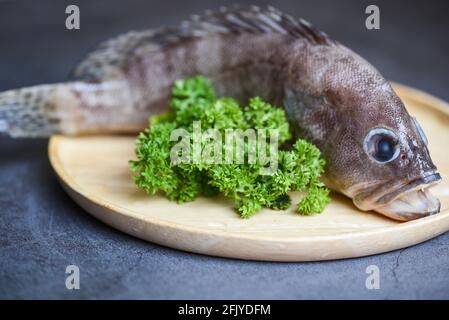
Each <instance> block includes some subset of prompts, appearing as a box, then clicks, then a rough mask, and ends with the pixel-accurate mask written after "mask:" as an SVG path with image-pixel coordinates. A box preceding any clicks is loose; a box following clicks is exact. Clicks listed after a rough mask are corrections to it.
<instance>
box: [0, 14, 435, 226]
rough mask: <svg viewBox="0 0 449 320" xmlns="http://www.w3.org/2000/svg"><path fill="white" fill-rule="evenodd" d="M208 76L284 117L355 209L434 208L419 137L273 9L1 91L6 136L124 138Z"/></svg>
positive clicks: (313, 33) (125, 42)
mask: <svg viewBox="0 0 449 320" xmlns="http://www.w3.org/2000/svg"><path fill="white" fill-rule="evenodd" d="M198 74H200V75H204V76H206V77H208V78H209V79H211V81H212V83H213V85H214V86H215V87H216V88H217V93H218V94H220V95H226V96H231V97H234V98H236V99H237V100H239V101H243V102H245V101H247V99H248V98H250V97H253V96H260V97H262V98H263V99H266V100H268V101H269V102H271V103H274V104H275V105H277V106H280V107H283V108H284V109H285V112H286V115H287V117H288V120H289V122H290V125H291V128H292V131H293V135H294V137H296V138H305V139H307V140H308V141H310V142H312V143H314V144H315V145H316V146H317V147H318V148H319V149H320V150H321V153H322V155H323V157H324V159H325V160H326V163H327V165H326V170H325V172H324V174H323V181H324V183H325V184H326V185H327V186H328V187H329V188H330V189H332V190H334V191H335V192H338V193H341V194H344V195H345V196H347V197H349V198H351V199H352V201H353V203H354V205H355V206H356V207H358V208H359V209H360V210H362V211H376V212H378V213H380V214H383V215H385V216H387V217H390V218H392V219H395V220H399V221H409V220H414V219H418V218H421V217H425V216H429V215H432V214H435V213H438V212H439V211H440V206H441V205H440V201H439V200H438V199H437V198H436V197H435V196H434V195H433V194H432V193H431V192H430V191H429V189H430V188H431V187H432V186H434V185H435V184H437V183H438V182H440V181H441V176H440V174H439V173H438V170H437V168H436V166H435V165H434V163H433V162H432V159H431V156H430V154H429V150H428V147H427V144H428V142H427V138H426V137H425V134H424V131H423V129H422V128H421V126H420V125H419V123H418V122H417V120H416V119H415V118H414V117H412V116H411V115H410V114H409V113H408V111H407V109H406V108H405V106H404V103H403V102H402V101H401V99H400V98H399V97H398V95H397V94H396V93H395V91H394V90H393V88H392V87H391V85H390V83H389V82H388V81H387V80H386V79H385V78H384V77H383V76H382V75H381V74H380V72H379V71H378V70H377V69H376V68H375V67H373V66H372V65H371V64H370V63H369V62H367V61H366V60H365V59H363V58H362V57H361V56H359V55H358V54H356V53H355V52H353V51H352V50H350V49H348V48H347V47H345V46H344V45H342V44H341V43H339V42H337V41H335V40H333V39H332V38H331V37H329V36H328V35H327V34H326V33H324V32H322V31H319V30H318V29H316V28H315V27H314V26H312V25H311V24H310V23H309V22H307V21H305V20H303V19H297V18H293V17H292V16H290V15H288V14H285V13H283V12H281V11H279V10H277V9H275V8H273V7H263V8H261V7H257V6H249V7H241V6H237V7H230V8H220V9H218V10H213V11H206V12H205V13H204V14H202V15H194V16H192V17H191V18H190V19H188V20H185V21H183V22H181V23H179V24H178V25H175V26H169V27H161V28H157V29H152V30H144V31H130V32H128V33H125V34H123V35H119V36H117V37H115V38H112V39H110V40H107V41H105V42H103V43H101V44H100V45H99V46H98V47H97V48H96V49H94V50H93V51H92V52H90V53H89V54H88V55H87V57H86V58H85V59H84V60H83V61H82V62H81V63H80V64H79V65H78V66H77V67H76V68H75V69H74V72H73V75H72V78H70V79H69V80H68V81H67V82H64V83H56V84H43V85H36V86H32V87H27V88H22V89H15V90H9V91H6V92H3V93H0V132H2V133H3V134H6V135H9V136H11V137H48V136H50V135H52V134H59V133H61V134H67V135H84V134H104V133H132V132H138V131H141V130H143V129H144V128H145V127H146V126H147V125H148V122H147V119H148V117H149V116H151V115H154V114H158V113H161V112H166V111H168V110H169V98H170V94H171V87H172V84H173V82H174V81H175V80H177V79H181V78H186V77H189V76H193V75H198Z"/></svg>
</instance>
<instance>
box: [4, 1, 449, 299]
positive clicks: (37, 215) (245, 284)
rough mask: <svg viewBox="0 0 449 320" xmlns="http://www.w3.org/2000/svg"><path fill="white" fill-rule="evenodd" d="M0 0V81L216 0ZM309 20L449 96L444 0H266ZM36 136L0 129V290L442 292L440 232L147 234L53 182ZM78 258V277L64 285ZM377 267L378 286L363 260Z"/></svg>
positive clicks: (448, 278)
mask: <svg viewBox="0 0 449 320" xmlns="http://www.w3.org/2000/svg"><path fill="white" fill-rule="evenodd" d="M68 3H69V2H66V1H39V2H37V1H34V2H32V1H0V91H2V90H6V89H10V88H15V87H21V86H27V85H33V84H37V83H45V82H57V81H63V80H65V79H66V77H67V74H68V73H69V71H70V70H71V69H72V68H73V66H74V64H75V63H76V61H78V60H79V59H80V58H81V57H82V56H83V55H84V54H85V53H86V52H87V51H88V49H89V48H91V47H92V46H94V45H95V44H96V43H97V42H98V41H101V40H103V39H105V38H107V37H109V36H113V35H115V34H117V33H120V32H124V31H127V30H130V29H143V28H147V27H155V26H159V25H161V24H166V23H168V24H172V23H176V22H177V21H179V20H181V19H184V18H186V17H187V16H188V15H190V14H192V13H198V12H201V11H203V10H204V9H206V8H216V7H218V6H219V5H220V4H224V2H223V1H191V2H190V1H189V2H179V3H178V4H177V3H175V2H173V1H163V2H159V1H158V2H151V1H143V0H142V1H137V0H132V1H110V0H108V1H106V0H101V1H98V0H97V1H70V3H75V4H79V5H80V9H81V30H79V31H68V30H66V29H65V28H64V21H65V14H64V9H65V6H66V4H68ZM258 3H259V4H263V3H271V4H273V3H275V5H276V6H277V7H278V8H280V9H282V10H284V11H286V12H289V13H291V14H292V15H294V16H302V17H304V18H306V19H308V20H310V21H312V22H313V23H314V24H315V25H316V26H318V27H319V28H321V29H323V30H325V31H327V32H328V33H329V34H330V35H331V36H333V37H334V38H336V39H337V40H339V41H341V42H343V43H344V44H346V45H347V46H349V47H350V48H352V49H354V50H355V51H357V52H359V53H360V54H361V55H362V56H364V57H366V58H367V59H368V60H369V61H371V62H372V63H373V64H374V65H375V66H376V67H378V68H379V69H380V70H381V72H382V73H383V74H384V75H385V76H386V77H387V78H390V79H393V80H395V81H399V82H403V83H405V84H408V85H412V86H415V87H418V88H420V89H423V90H426V91H428V92H430V93H432V94H435V95H437V96H439V97H441V98H443V99H445V100H449V91H448V90H447V84H448V80H449V60H448V52H449V40H448V39H449V38H448V35H447V33H448V32H449V20H448V19H447V16H446V15H447V12H448V11H447V8H448V6H447V5H445V4H444V2H443V1H418V2H417V3H415V2H414V3H413V4H411V2H407V1H388V2H387V1H376V3H377V4H379V6H380V9H381V30H378V31H367V30H366V29H365V27H364V19H365V14H364V9H365V7H366V5H367V4H369V2H365V1H338V2H337V1H331V0H328V1H275V2H274V1H271V2H270V1H264V2H258ZM46 146H47V141H45V140H11V139H8V138H5V137H1V138H0V298H157V299H165V298H194V299H195V298H211V299H214V298H254V299H258V298H265V299H271V298H274V299H276V298H287V299H290V298H291V299H296V298H314V299H322V298H362V299H367V298H446V299H448V298H449V234H448V233H446V234H444V235H442V236H440V237H438V238H435V239H433V240H431V241H428V242H426V243H424V244H421V245H417V246H414V247H411V248H407V249H403V250H400V251H396V252H391V253H387V254H382V255H377V256H371V257H366V258H358V259H349V260H343V261H330V262H316V263H262V262H249V261H238V260H231V259H220V258H214V257H207V256H200V255H196V254H190V253H185V252H180V251H176V250H172V249H168V248H164V247H160V246H158V245H155V244H151V243H146V242H143V241H140V240H138V239H135V238H132V237H129V236H127V235H125V234H122V233H120V232H118V231H115V230H113V229H111V228H109V227H107V226H105V225H103V224H102V223H100V222H98V221H97V220H95V219H94V218H92V217H91V216H89V215H88V214H87V213H86V212H84V211H83V210H82V209H81V208H80V207H78V206H77V205H76V204H75V203H74V202H73V201H72V200H71V199H70V198H69V197H68V196H67V195H66V194H65V193H64V191H63V190H62V189H61V187H60V186H59V184H58V182H57V180H56V178H55V176H54V174H53V172H52V170H51V167H50V165H49V163H48V158H47V154H46ZM69 264H76V265H78V266H79V268H80V272H81V289H80V290H77V291H69V290H67V289H66V288H65V277H66V275H65V268H66V266H67V265H69ZM371 264H375V265H377V266H379V268H380V276H381V282H380V286H381V288H380V290H367V289H366V288H365V279H366V276H367V275H366V274H365V269H366V267H367V266H368V265H371Z"/></svg>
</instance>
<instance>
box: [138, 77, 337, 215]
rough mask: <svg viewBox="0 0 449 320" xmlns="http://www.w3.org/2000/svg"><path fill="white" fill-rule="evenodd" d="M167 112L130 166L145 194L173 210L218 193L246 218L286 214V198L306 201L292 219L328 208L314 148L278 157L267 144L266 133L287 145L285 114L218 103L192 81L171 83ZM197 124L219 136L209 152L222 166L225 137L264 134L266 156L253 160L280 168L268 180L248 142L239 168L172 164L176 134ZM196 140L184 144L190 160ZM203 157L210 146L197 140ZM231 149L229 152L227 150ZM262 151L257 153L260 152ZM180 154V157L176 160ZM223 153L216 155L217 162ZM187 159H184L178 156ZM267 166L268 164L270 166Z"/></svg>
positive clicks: (206, 86)
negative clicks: (158, 196)
mask: <svg viewBox="0 0 449 320" xmlns="http://www.w3.org/2000/svg"><path fill="white" fill-rule="evenodd" d="M171 108H172V111H171V112H169V113H165V114H161V115H157V116H154V117H151V118H150V120H149V123H150V126H149V128H147V129H145V130H144V131H143V132H141V133H140V134H139V136H138V137H137V140H136V150H135V152H136V157H137V160H130V161H129V165H130V168H131V170H132V172H133V179H134V182H135V183H136V185H137V186H138V187H139V188H140V189H142V190H145V191H146V192H147V193H148V194H155V193H156V192H162V193H163V194H165V196H166V197H167V198H168V199H170V200H173V201H177V202H178V203H183V202H187V201H193V200H195V198H197V197H198V196H214V195H217V194H218V193H222V194H223V195H225V196H226V197H230V198H232V199H233V200H234V202H235V205H236V210H237V212H238V213H239V214H240V215H241V217H243V218H248V217H250V216H252V215H254V214H255V213H257V212H258V211H259V210H261V209H262V208H263V207H267V208H271V209H274V210H285V209H287V208H289V207H290V205H291V198H290V196H289V192H290V191H300V192H302V193H303V196H302V198H301V200H300V202H299V203H298V204H297V207H296V211H297V212H298V213H300V214H302V215H310V214H314V213H320V212H322V211H323V210H324V207H325V206H326V205H327V204H328V203H329V201H330V198H329V190H328V189H327V188H326V187H325V186H324V185H323V184H322V183H321V182H320V181H319V180H318V178H319V176H320V175H321V174H322V173H323V170H324V166H325V161H324V160H323V159H322V158H321V153H320V151H319V149H318V148H317V147H315V146H314V145H312V144H311V143H308V142H307V141H305V140H302V139H299V140H297V141H296V142H295V143H294V144H293V147H292V148H291V150H279V149H278V148H277V146H276V148H274V147H273V145H270V144H269V143H268V142H269V141H270V138H271V137H272V134H273V133H272V132H273V131H269V129H276V130H277V140H278V144H279V145H282V144H283V143H284V142H286V141H288V140H289V139H290V138H291V134H290V130H289V124H288V122H287V119H286V116H285V112H284V110H283V109H280V108H275V107H273V106H272V105H270V104H269V103H267V102H264V101H263V100H262V99H261V98H259V97H255V98H252V99H250V101H249V102H248V105H247V106H245V107H244V108H241V107H240V106H239V104H238V103H237V102H236V101H235V100H234V99H232V98H229V97H222V98H217V97H216V94H215V91H214V89H213V87H212V85H211V83H210V82H209V80H208V79H206V78H204V77H201V76H197V77H192V78H188V79H184V80H178V81H176V82H175V83H174V86H173V89H172V98H171ZM195 121H201V122H200V123H201V132H202V133H203V132H205V131H206V130H207V129H215V130H216V131H217V132H219V133H220V134H221V136H220V137H219V138H218V139H221V140H220V141H221V142H223V143H221V145H220V146H221V147H220V148H219V149H213V150H212V151H211V154H210V155H211V156H215V155H217V156H218V158H219V159H224V158H225V156H224V155H225V153H226V151H229V150H226V144H225V143H224V141H225V138H223V137H225V134H226V132H227V130H229V129H240V130H241V131H242V132H243V131H245V130H247V129H258V130H259V131H262V132H265V133H266V135H265V138H266V142H267V143H266V144H265V150H262V149H260V147H259V146H258V148H257V149H256V156H257V155H260V154H261V153H264V152H265V154H266V155H268V157H270V156H272V155H273V156H274V155H275V154H276V155H277V158H275V160H276V164H277V167H276V168H275V169H273V171H272V172H271V174H261V173H260V172H261V171H260V170H261V169H264V168H265V169H266V168H267V163H266V162H264V161H261V160H260V159H259V157H255V158H256V160H254V161H253V162H250V161H249V159H250V152H249V150H250V149H249V142H248V141H245V144H244V149H243V150H244V151H243V158H244V159H245V160H246V161H245V162H244V163H243V164H239V163H235V162H232V161H231V162H229V163H227V162H226V161H221V162H218V163H217V162H208V161H204V160H203V159H201V161H197V162H195V161H182V160H180V161H175V162H173V161H171V158H170V155H171V152H172V148H173V147H174V146H175V145H176V144H177V143H179V141H172V140H171V139H170V138H171V134H172V132H173V131H174V130H175V129H184V130H185V132H188V133H192V132H194V130H195V128H194V123H195ZM192 140H194V139H189V140H188V141H187V142H186V143H184V146H185V147H187V149H185V150H188V152H187V153H188V154H187V156H193V151H192V150H194V146H193V143H194V142H193V141H192ZM231 143H232V144H231V145H230V146H231V154H230V156H231V157H234V158H232V159H235V157H237V149H236V141H235V140H234V141H231ZM200 147H201V150H200V151H201V152H204V150H206V147H207V141H205V140H201V142H200ZM228 149H229V145H228ZM259 149H260V150H259ZM181 153H182V152H181ZM220 153H221V154H220ZM183 156H185V155H183ZM270 159H271V158H270Z"/></svg>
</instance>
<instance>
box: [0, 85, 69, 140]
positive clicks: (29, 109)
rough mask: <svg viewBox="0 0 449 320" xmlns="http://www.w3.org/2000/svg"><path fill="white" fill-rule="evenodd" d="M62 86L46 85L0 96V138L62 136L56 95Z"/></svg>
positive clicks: (12, 91)
mask: <svg viewBox="0 0 449 320" xmlns="http://www.w3.org/2000/svg"><path fill="white" fill-rule="evenodd" d="M59 86H61V84H46V85H38V86H32V87H27V88H21V89H15V90H9V91H5V92H2V93H0V134H6V135H8V136H11V137H47V136H49V135H51V134H54V133H59V132H61V127H60V124H61V113H60V112H58V110H57V108H55V106H54V103H53V99H54V94H55V92H56V90H57V89H58V87H59Z"/></svg>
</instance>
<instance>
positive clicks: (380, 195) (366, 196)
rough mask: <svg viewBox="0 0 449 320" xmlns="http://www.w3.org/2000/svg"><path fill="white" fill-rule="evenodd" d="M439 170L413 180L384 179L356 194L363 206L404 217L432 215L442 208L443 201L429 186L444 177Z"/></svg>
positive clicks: (355, 198) (360, 206)
mask: <svg viewBox="0 0 449 320" xmlns="http://www.w3.org/2000/svg"><path fill="white" fill-rule="evenodd" d="M441 180H442V179H441V175H440V174H439V173H438V172H430V173H428V174H424V175H422V176H419V177H416V178H414V179H411V180H406V181H404V180H400V181H399V182H397V181H395V182H394V183H393V184H391V183H386V184H385V183H384V184H382V185H380V186H377V187H375V188H372V189H371V190H369V191H364V192H362V193H360V194H358V195H356V196H355V197H354V204H355V205H356V206H357V207H358V208H360V209H362V210H375V211H377V212H379V213H382V214H383V215H385V216H388V217H390V218H393V219H395V220H400V221H408V220H414V219H418V218H421V217H424V216H428V215H431V214H434V213H438V212H439V211H440V206H441V205H440V202H439V200H438V199H437V198H435V197H434V196H433V195H432V194H431V193H430V192H429V190H428V188H429V187H430V186H433V185H435V184H437V183H439V182H440V181H441Z"/></svg>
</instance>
